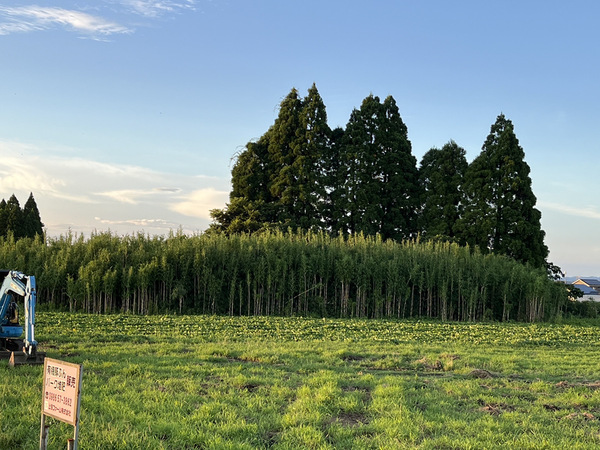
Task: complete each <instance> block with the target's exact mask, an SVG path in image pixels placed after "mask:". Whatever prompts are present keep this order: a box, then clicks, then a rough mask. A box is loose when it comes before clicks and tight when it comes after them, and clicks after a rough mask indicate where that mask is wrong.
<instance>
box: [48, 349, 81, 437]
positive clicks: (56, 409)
mask: <svg viewBox="0 0 600 450" xmlns="http://www.w3.org/2000/svg"><path fill="white" fill-rule="evenodd" d="M80 370H81V366H80V365H78V364H72V363H68V362H64V361H58V360H55V359H51V358H46V359H45V362H44V398H43V407H42V413H43V414H46V415H48V416H51V417H54V418H55V419H58V420H62V421H63V422H67V423H69V424H71V425H76V421H77V407H78V405H79V403H78V398H79V382H80Z"/></svg>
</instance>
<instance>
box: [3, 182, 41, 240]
mask: <svg viewBox="0 0 600 450" xmlns="http://www.w3.org/2000/svg"><path fill="white" fill-rule="evenodd" d="M43 228H44V224H43V223H42V220H41V218H40V212H39V210H38V207H37V204H36V203H35V199H34V198H33V194H32V193H30V194H29V198H28V199H27V202H26V203H25V206H24V207H23V208H22V209H21V205H20V204H19V200H18V199H17V197H16V196H15V194H13V195H11V197H10V198H9V199H8V201H6V200H4V199H2V201H0V236H8V235H9V234H11V235H12V236H14V237H15V238H16V239H20V238H24V237H30V238H33V237H35V235H36V234H37V235H40V236H41V235H42V234H43V232H44V230H43Z"/></svg>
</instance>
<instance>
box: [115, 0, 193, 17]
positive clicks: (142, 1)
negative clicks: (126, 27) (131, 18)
mask: <svg viewBox="0 0 600 450" xmlns="http://www.w3.org/2000/svg"><path fill="white" fill-rule="evenodd" d="M195 3H196V2H195V1H192V0H188V1H183V2H178V1H170V0H162V1H160V0H124V1H123V4H124V5H125V6H128V7H129V8H130V9H131V10H132V11H133V12H134V13H135V14H139V15H141V16H144V17H149V18H156V17H159V16H161V15H163V14H167V13H174V12H176V11H179V10H195Z"/></svg>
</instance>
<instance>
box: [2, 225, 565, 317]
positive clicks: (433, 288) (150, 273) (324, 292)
mask: <svg viewBox="0 0 600 450" xmlns="http://www.w3.org/2000/svg"><path fill="white" fill-rule="evenodd" d="M0 267H3V268H10V269H17V270H20V271H23V272H25V273H27V274H33V275H36V277H37V282H38V302H39V305H43V306H45V307H47V308H55V309H64V310H71V311H85V312H88V313H111V312H124V313H133V314H152V313H202V314H229V315H280V316H294V315H301V316H319V317H321V316H323V317H369V318H383V317H388V318H437V319H441V320H461V321H475V320H488V319H489V320H500V321H506V320H519V321H539V320H550V319H553V318H555V317H557V316H559V315H560V314H561V313H562V311H564V308H565V307H566V305H567V294H566V290H565V288H564V286H562V285H561V284H559V283H556V282H554V281H552V280H550V279H549V278H548V276H547V273H546V271H545V270H544V269H543V268H533V267H531V266H527V265H523V264H520V263H518V262H516V261H515V260H513V259H511V258H508V257H506V256H500V255H494V254H489V253H488V254H483V253H481V252H479V251H478V250H477V249H475V248H470V247H468V246H465V247H461V246H459V245H457V244H450V243H446V242H444V243H436V242H432V241H429V242H424V243H419V242H418V241H410V242H409V241H405V242H395V241H392V240H387V241H384V240H382V239H381V238H380V237H377V236H375V237H364V236H363V235H362V234H358V235H356V234H355V235H350V236H342V235H340V236H338V237H331V236H330V235H328V234H327V233H324V232H320V233H310V232H308V233H283V232H265V233H263V234H255V235H247V234H235V235H230V236H228V235H225V234H213V235H210V234H200V235H195V236H186V235H184V234H182V233H176V234H173V233H172V234H171V235H170V236H168V237H156V236H155V237H150V236H147V235H144V234H142V233H139V234H137V235H133V236H124V237H119V236H116V235H113V234H111V233H109V232H104V233H95V234H93V235H92V236H91V237H90V238H88V239H84V238H83V236H75V235H73V234H68V235H66V236H61V237H60V238H56V239H49V238H46V239H44V238H43V237H41V236H39V235H38V236H36V237H35V238H34V239H31V238H23V239H19V240H16V239H15V238H14V237H13V236H9V237H7V238H4V237H0Z"/></svg>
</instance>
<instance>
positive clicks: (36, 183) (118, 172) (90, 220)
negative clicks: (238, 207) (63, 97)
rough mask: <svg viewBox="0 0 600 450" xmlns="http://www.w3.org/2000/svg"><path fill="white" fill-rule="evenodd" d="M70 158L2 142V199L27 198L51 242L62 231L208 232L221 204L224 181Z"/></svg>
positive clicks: (63, 153) (224, 194)
mask: <svg viewBox="0 0 600 450" xmlns="http://www.w3.org/2000/svg"><path fill="white" fill-rule="evenodd" d="M73 153H75V152H74V151H65V150H64V149H62V150H61V151H60V152H57V151H56V150H52V149H40V148H37V147H35V146H28V145H23V144H20V143H15V142H3V141H0V198H5V199H8V198H9V197H10V195H11V194H13V193H15V194H16V195H17V198H18V199H19V200H20V201H25V200H26V199H27V196H28V195H29V193H30V192H33V194H34V196H35V199H36V202H37V204H38V208H39V209H40V214H41V216H42V221H43V222H44V223H45V224H46V229H47V231H48V233H49V234H50V235H53V236H56V235H60V234H63V233H65V232H66V231H67V229H72V230H73V231H77V232H84V233H89V232H90V230H95V229H103V228H104V229H106V228H110V229H111V231H113V232H118V233H123V234H124V233H134V232H137V231H140V229H141V228H143V231H145V232H149V233H152V234H167V233H168V232H169V231H170V230H173V229H178V228H180V227H182V228H183V229H184V230H185V231H186V232H197V231H201V230H204V229H206V227H208V224H209V223H210V219H209V217H210V215H209V211H210V209H213V208H222V207H224V206H225V202H226V201H227V189H228V186H229V180H226V179H219V178H216V177H204V176H197V175H181V174H173V173H167V172H160V171H155V170H151V169H148V168H145V167H140V166H131V165H119V164H107V163H102V162H98V161H93V160H89V159H84V158H79V157H73Z"/></svg>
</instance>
